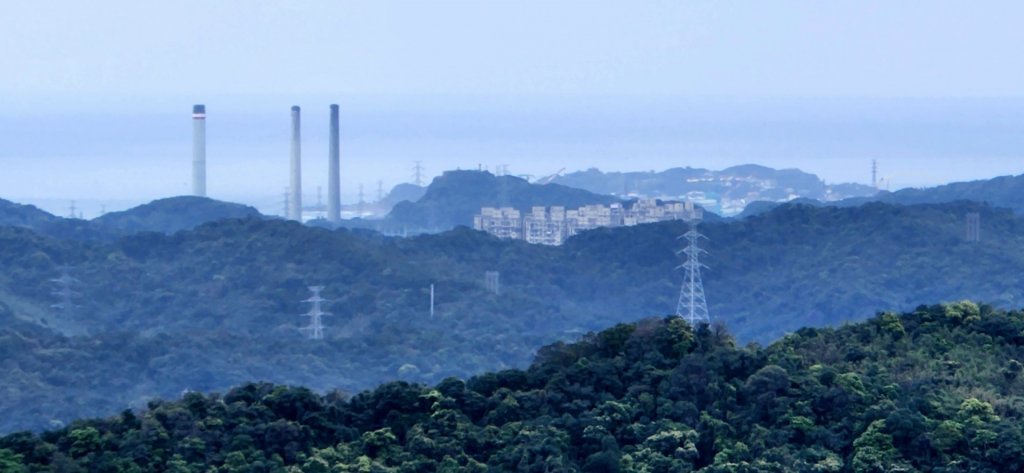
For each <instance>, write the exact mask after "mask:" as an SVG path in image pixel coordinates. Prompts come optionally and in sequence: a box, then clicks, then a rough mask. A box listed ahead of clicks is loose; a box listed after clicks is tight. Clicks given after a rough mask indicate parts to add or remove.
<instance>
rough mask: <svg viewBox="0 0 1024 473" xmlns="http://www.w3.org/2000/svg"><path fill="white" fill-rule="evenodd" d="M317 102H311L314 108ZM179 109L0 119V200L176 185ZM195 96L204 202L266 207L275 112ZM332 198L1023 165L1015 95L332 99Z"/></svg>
mask: <svg viewBox="0 0 1024 473" xmlns="http://www.w3.org/2000/svg"><path fill="white" fill-rule="evenodd" d="M320 101H322V102H323V103H318V102H320ZM328 103H329V102H328V101H327V100H319V99H318V100H316V101H314V100H309V105H306V106H304V107H303V142H302V147H303V194H304V196H305V197H304V199H306V200H307V201H311V202H315V199H316V193H317V187H318V186H322V187H326V165H327V159H326V157H327V104H328ZM178 108H180V110H173V111H171V110H166V109H159V110H145V111H131V110H127V111H126V110H118V111H111V112H104V111H102V110H94V111H88V112H85V111H79V112H76V111H69V112H67V113H63V112H62V113H60V114H57V113H54V112H41V113H33V114H27V115H26V114H23V115H21V116H17V115H13V114H11V113H10V112H6V114H4V113H0V130H2V131H0V166H2V169H3V170H4V171H3V172H2V173H0V198H4V199H10V200H15V201H18V202H22V203H32V204H34V205H37V206H39V207H41V208H43V209H44V210H47V211H50V212H53V213H55V214H58V215H65V214H67V213H68V206H69V204H70V201H71V200H76V201H77V202H78V204H76V205H79V206H81V207H80V208H81V209H82V211H83V213H84V214H85V216H86V217H89V218H91V217H94V216H95V215H97V214H98V213H99V211H100V207H101V206H103V207H106V210H107V211H113V210H121V209H123V208H128V207H131V206H133V205H138V204H141V203H144V202H148V201H150V200H153V199H156V198H160V197H168V196H172V195H181V194H187V193H188V192H189V183H190V177H189V176H190V175H189V173H190V171H191V140H192V137H191V133H192V128H191V120H190V111H191V103H182V104H181V106H180V107H178ZM279 108H281V110H280V111H277V110H276V109H275V110H274V111H269V110H266V109H259V108H255V107H253V106H251V105H247V104H240V103H230V102H228V103H223V104H218V103H216V102H207V109H208V122H207V159H208V188H209V192H210V196H211V197H214V198H219V199H223V200H231V201H236V202H241V203H245V204H249V205H254V206H256V207H257V208H259V209H260V210H261V211H264V212H268V213H277V212H279V208H280V207H281V204H280V201H281V200H282V197H281V196H282V195H283V193H284V190H285V186H286V185H287V179H288V174H287V173H288V150H289V128H288V125H289V116H288V110H287V108H285V107H279ZM341 129H342V143H341V150H342V151H341V152H342V187H343V191H342V199H343V201H345V200H347V201H350V202H351V201H355V200H356V198H357V194H358V187H359V185H360V184H362V185H363V192H364V195H365V197H366V199H367V200H368V201H372V200H375V198H376V195H377V189H378V184H379V183H380V184H383V186H384V188H385V190H388V189H390V188H391V187H392V186H394V185H396V184H399V183H401V182H409V181H411V180H412V175H413V167H414V165H415V162H416V161H420V162H422V165H423V166H424V168H425V169H426V173H425V176H426V177H427V178H428V179H427V180H428V182H429V178H431V177H433V176H436V175H438V174H440V173H441V172H442V171H445V170H451V169H457V168H461V169H478V168H484V169H489V170H494V169H496V168H497V166H499V165H507V166H508V169H509V172H510V173H511V174H514V175H519V174H523V175H533V176H543V175H548V174H552V173H554V172H556V171H558V170H559V169H562V168H565V169H566V172H572V171H577V170H585V169H588V168H592V167H596V168H599V169H601V170H604V171H649V170H654V171H661V170H664V169H668V168H672V167H686V166H690V167H698V168H708V169H716V170H717V169H722V168H725V167H729V166H733V165H739V164H760V165H764V166H769V167H774V168H799V169H801V170H803V171H806V172H810V173H813V174H817V175H818V176H820V177H822V178H823V179H824V180H825V181H826V182H829V183H839V182H860V183H868V182H869V181H870V176H871V175H870V166H871V161H872V160H877V161H878V165H879V177H881V178H885V179H887V180H888V181H889V186H890V187H891V188H892V189H893V190H896V189H899V188H904V187H923V186H933V185H938V184H944V183H948V182H954V181H965V180H976V179H987V178H991V177H995V176H999V175H1008V174H1020V173H1022V172H1024V159H1022V158H1024V99H960V100H953V99H791V100H784V99H772V100H768V99H764V100H741V99H692V100H674V101H672V100H669V101H665V102H659V103H652V102H644V103H633V102H630V101H626V100H612V99H608V100H582V99H575V100H564V101H559V100H550V101H544V100H532V101H529V100H528V101H523V102H521V103H519V102H508V101H502V102H496V101H492V100H487V99H480V98H462V99H451V100H448V101H445V100H440V99H433V100H420V101H408V102H397V101H393V102H387V103H378V102H375V101H373V100H369V99H361V100H352V101H349V102H342V112H341Z"/></svg>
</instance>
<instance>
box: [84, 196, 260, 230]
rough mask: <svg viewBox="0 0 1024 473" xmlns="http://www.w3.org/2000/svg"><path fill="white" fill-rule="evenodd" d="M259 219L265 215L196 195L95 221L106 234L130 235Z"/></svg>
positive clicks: (118, 213) (99, 218) (114, 214)
mask: <svg viewBox="0 0 1024 473" xmlns="http://www.w3.org/2000/svg"><path fill="white" fill-rule="evenodd" d="M248 217H253V218H259V217H262V214H260V212H259V211H258V210H256V209H255V208H253V207H249V206H247V205H242V204H235V203H231V202H223V201H219V200H214V199H209V198H206V197H196V196H178V197H169V198H166V199H158V200H154V201H153V202H150V203H148V204H145V205H140V206H138V207H134V208H131V209H128V210H125V211H121V212H110V213H107V214H105V215H103V216H100V217H97V218H96V219H94V220H92V223H93V224H94V225H96V226H97V227H99V228H100V229H102V230H103V231H104V232H106V233H109V234H114V235H130V234H132V233H138V232H160V233H174V232H178V231H181V230H191V229H193V228H195V227H198V226H199V225H202V224H204V223H206V222H215V221H217V220H224V219H232V218H248Z"/></svg>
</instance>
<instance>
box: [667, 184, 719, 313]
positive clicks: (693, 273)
mask: <svg viewBox="0 0 1024 473" xmlns="http://www.w3.org/2000/svg"><path fill="white" fill-rule="evenodd" d="M685 205H686V209H685V211H684V213H683V220H684V221H685V222H686V223H687V224H688V225H689V227H690V229H689V231H687V232H686V233H684V234H682V235H681V236H680V237H679V238H678V239H684V238H685V239H686V242H687V245H686V248H683V249H682V250H679V251H677V252H676V254H677V255H685V257H684V259H685V261H684V262H683V264H681V265H679V266H677V267H676V269H682V270H683V286H682V288H681V289H680V290H679V302H678V303H677V304H676V314H677V315H679V316H680V317H682V318H683V319H685V320H686V321H687V322H689V323H690V326H691V327H696V326H697V324H707V323H711V317H710V315H709V314H708V302H707V299H706V298H705V297H704V281H703V279H702V278H701V274H700V269H701V268H706V267H707V266H705V265H704V264H702V263H701V262H700V255H701V253H707V252H706V251H704V250H702V249H701V248H700V246H698V243H699V240H700V239H701V238H702V237H703V238H706V237H704V235H701V234H700V233H699V232H698V231H697V225H699V224H700V222H701V220H702V219H703V217H704V212H703V211H702V210H701V209H700V208H699V207H694V205H693V203H692V202H686V204H685Z"/></svg>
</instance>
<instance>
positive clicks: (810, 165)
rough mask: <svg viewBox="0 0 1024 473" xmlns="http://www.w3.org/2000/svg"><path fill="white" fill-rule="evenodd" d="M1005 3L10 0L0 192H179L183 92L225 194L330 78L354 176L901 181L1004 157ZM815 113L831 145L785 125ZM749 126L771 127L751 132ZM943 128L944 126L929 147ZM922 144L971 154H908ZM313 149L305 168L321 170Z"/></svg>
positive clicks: (244, 192) (279, 183) (238, 190)
mask: <svg viewBox="0 0 1024 473" xmlns="http://www.w3.org/2000/svg"><path fill="white" fill-rule="evenodd" d="M1021 18H1024V2H1017V1H991V2H977V1H942V0H929V1H898V2H894V1H863V0H858V1H841V0H830V1H825V2H820V1H761V0H759V1H737V2H712V1H699V2H698V1H681V0H675V1H629V2H623V1H587V2H582V1H576V2H573V1H567V2H554V1H515V2H512V1H508V2H502V1H489V2H484V1H479V2H468V1H467V2H445V1H407V2H395V1H367V2H354V1H295V2H270V1H209V0H203V1H199V0H176V1H173V2H157V1H139V0H132V1H127V0H125V1H121V0H110V1H97V2H81V1H47V0H40V1H31V2H29V1H23V2H6V3H5V4H4V8H3V13H2V15H0V70H2V71H3V72H4V73H3V74H0V97H3V101H2V102H3V110H0V124H2V125H3V128H2V129H0V163H2V164H3V165H4V169H5V170H4V171H3V175H0V197H6V198H12V197H18V196H25V197H32V198H40V197H55V198H65V197H70V196H75V195H77V196H80V197H82V198H85V197H90V196H92V197H98V198H107V199H113V198H127V199H144V198H152V197H158V196H160V195H169V194H175V193H184V192H187V190H188V187H187V181H188V170H189V160H190V148H189V143H190V139H191V136H190V132H189V130H190V129H189V123H188V120H187V115H188V112H189V110H190V107H191V104H193V103H206V104H207V106H208V107H209V111H210V121H209V126H210V129H209V132H208V135H209V140H210V156H209V159H210V161H211V172H212V174H211V176H210V179H211V183H210V189H211V193H212V194H213V196H215V197H216V196H218V195H219V196H222V197H225V198H226V197H232V198H243V197H244V196H251V195H255V194H260V195H264V196H272V195H276V194H277V193H279V191H280V189H279V188H282V187H283V186H284V183H285V180H286V176H283V175H279V173H278V172H277V169H278V168H280V169H281V170H282V172H283V170H284V169H286V166H287V163H286V154H287V143H286V142H284V140H285V139H286V130H287V107H288V106H289V105H292V104H299V105H302V106H303V108H304V112H305V113H306V116H305V117H304V118H306V117H309V119H307V120H306V123H307V126H310V127H326V109H327V104H329V103H332V102H337V103H341V104H342V107H343V123H344V124H345V125H346V127H347V129H346V131H344V132H343V133H346V134H347V136H345V135H343V139H348V140H349V141H348V143H347V144H348V145H349V146H348V148H347V151H348V152H349V153H348V155H347V156H343V159H346V158H347V159H349V160H350V162H349V164H350V166H349V167H348V170H350V171H351V172H350V173H349V174H347V175H346V179H348V181H347V185H348V188H349V194H350V195H351V193H352V192H354V191H352V190H351V189H352V188H353V186H355V185H356V181H359V182H365V183H366V185H367V187H368V188H369V187H374V188H375V187H376V186H375V183H376V180H377V179H384V180H385V181H386V183H387V184H388V185H392V184H395V183H397V182H400V181H402V180H407V176H405V175H404V174H403V173H406V171H404V169H405V168H406V167H411V162H412V161H413V160H414V159H423V160H425V161H427V164H428V167H429V168H431V170H432V171H434V172H440V171H441V170H443V169H446V168H449V167H454V166H456V165H462V166H472V165H474V164H475V163H478V162H483V163H491V164H497V163H499V162H503V163H512V166H511V167H512V169H513V172H517V171H518V172H531V173H541V172H551V171H553V170H555V169H557V168H558V167H563V166H564V167H568V168H570V169H580V168H586V167H589V166H590V165H600V166H601V167H603V168H616V169H623V168H631V167H632V168H636V169H663V168H667V167H671V166H676V165H692V166H701V167H710V168H718V167H722V166H724V165H729V164H735V163H738V162H763V164H767V165H775V166H793V165H798V166H801V167H804V168H806V170H808V171H810V172H816V173H818V174H821V175H823V176H824V177H826V179H828V180H831V181H835V180H862V181H863V180H864V179H866V177H864V176H863V174H865V172H864V171H863V170H862V169H860V168H857V169H851V167H850V166H852V165H853V164H856V165H857V166H860V165H861V163H863V162H864V161H866V160H870V159H872V158H877V159H879V160H881V161H888V163H889V165H890V169H893V170H896V172H898V174H900V175H901V176H904V177H903V182H904V185H922V184H930V183H936V182H940V181H946V180H954V179H956V178H957V177H958V176H961V175H963V176H966V177H984V176H982V175H977V174H978V173H982V172H983V173H993V172H995V173H1001V172H1017V173H1019V172H1020V170H1019V169H1018V168H1017V164H1016V163H1017V161H1019V159H1018V158H1019V157H1020V155H1021V153H1017V152H1015V150H1016V149H1020V148H1019V147H1018V145H1021V144H1022V143H1021V141H1020V140H1019V139H1018V140H1017V141H1013V140H1009V142H1008V138H1006V137H1005V136H1004V135H1003V134H1004V133H1011V132H1012V133H1016V134H1018V135H1020V134H1021V133H1020V131H1021V130H1020V127H1015V126H1014V123H1019V122H1016V120H1017V119H1018V118H1020V117H1021V116H1022V113H1024V112H1022V111H1024V108H1022V105H1021V101H1020V100H1019V99H1021V98H1024V62H1022V61H1021V60H1020V53H1019V48H1020V45H1022V44H1024V28H1022V27H1021V24H1020V19H1021ZM908 98H913V99H916V100H918V101H909V102H908V101H907V100H906V99H908ZM861 101H864V102H863V103H864V104H867V105H863V104H862V102H861ZM765 104H768V105H765ZM837 104H838V105H837ZM894 104H895V105H894ZM922 104H924V105H922ZM830 107H831V108H830ZM683 108H689V110H685V111H679V110H682V109H683ZM673 110H677V111H679V112H678V113H673ZM695 110H696V111H695ZM310 114H315V115H310ZM320 115H323V117H320ZM182 117H185V118H182ZM780 117H781V118H780ZM900 117H904V118H906V120H903V121H900V120H899V118H900ZM229 120H231V121H230V123H229ZM723 120H725V121H728V122H729V124H728V126H725V127H723V128H721V129H718V128H714V127H713V126H711V125H713V124H715V123H720V122H722V121H723ZM356 122H358V123H356ZM637 123H640V124H643V125H644V126H643V127H642V129H640V127H639V126H638V125H637ZM822 123H823V124H824V125H822V126H824V127H825V128H826V131H825V133H824V135H821V136H826V137H830V141H829V144H828V145H822V143H821V142H822V141H824V138H821V137H820V136H819V135H815V134H814V133H813V132H808V131H807V127H806V126H804V125H809V126H810V127H811V128H813V127H814V126H817V125H820V124H822ZM894 123H895V124H896V125H897V126H896V128H895V129H896V130H897V131H898V130H899V129H900V128H899V126H904V128H907V129H908V130H907V134H906V135H899V134H898V133H896V134H894V132H893V131H892V130H893V127H892V126H891V125H893V124H894ZM141 124H151V125H152V126H153V127H156V128H160V129H161V130H162V131H153V130H146V129H144V128H143V127H142V125H141ZM371 124H372V125H373V126H374V127H372V128H371V127H370V125H371ZM423 124H426V125H427V126H421V125H423ZM709 124H711V125H709ZM104 125H105V126H107V127H108V128H109V129H110V130H107V131H103V129H102V127H103V126H104ZM689 125H694V126H689ZM762 125H764V126H762ZM783 125H785V126H783ZM847 125H849V126H847ZM990 125H991V126H990ZM278 127H279V128H280V130H278ZM702 127H703V128H702ZM773 127H774V128H773ZM780 127H782V128H780ZM787 127H788V128H787ZM872 127H875V128H872ZM713 128H714V129H713ZM694 129H697V130H700V129H705V130H708V131H709V134H710V135H713V136H711V137H708V136H706V135H699V134H694V133H693V131H692V130H694ZM783 129H784V130H788V131H782V130H783ZM111 130H114V131H111ZM116 130H126V131H131V130H135V132H133V133H134V134H133V136H124V135H120V134H119V133H117V132H116ZM231 130H235V131H233V132H231V133H227V132H229V131H231ZM246 130H248V131H246ZM272 130H273V131H272ZM687 130H690V132H687ZM722 130H726V131H722ZM727 130H734V132H735V134H734V135H730V134H729V133H728V132H727ZM764 130H778V131H779V133H778V134H777V135H773V136H770V137H768V138H765V137H763V136H761V137H760V138H758V139H753V140H752V139H751V138H750V136H751V135H752V134H753V135H758V136H760V135H759V134H761V133H763V132H764ZM793 130H803V131H800V132H795V131H793ZM844 130H852V131H851V132H850V133H852V134H849V133H844ZM866 130H867V131H866ZM870 130H875V132H877V133H881V134H882V135H884V136H883V138H884V139H882V140H879V141H880V142H881V143H880V144H879V146H878V147H877V148H872V147H871V146H872V143H873V142H874V141H875V140H874V139H873V138H872V137H873V136H875V132H872V131H870ZM979 130H980V131H979ZM219 132H224V133H225V134H222V135H218V133H219ZM247 133H248V134H247ZM318 133H319V135H323V133H321V132H319V131H314V132H313V133H310V134H309V137H310V138H309V139H315V138H316V136H318V135H317V134H318ZM938 134H942V135H952V136H954V137H955V136H960V135H962V136H963V139H959V141H958V140H957V139H954V138H951V137H950V136H942V137H941V139H940V140H939V142H940V143H947V142H948V145H949V146H948V147H943V148H942V149H931V148H935V145H934V144H929V143H931V142H932V141H934V140H932V139H930V138H931V137H933V135H938ZM257 138H258V139H257ZM232 140H233V141H232ZM851 140H852V141H856V146H853V145H851V146H849V147H844V146H843V145H842V144H843V143H847V142H851ZM972 140H973V141H972ZM993 140H994V141H996V142H999V143H1002V145H1003V146H1002V147H1001V148H999V149H993V145H992V141H993ZM918 144H920V145H921V147H920V149H919V148H918ZM320 145H321V144H320V143H318V142H317V143H310V144H309V145H307V149H309V150H312V152H314V153H319V152H320V149H319V148H320V147H321V146H320ZM929 146H930V147H931V148H929ZM218 147H220V148H218ZM323 147H324V149H326V148H325V145H324V146H323ZM345 147H346V143H343V149H344V148H345ZM761 147H764V150H765V151H764V152H761V149H762V148H761ZM950 149H951V150H952V151H950ZM738 150H740V151H742V152H740V151H738ZM218 152H220V154H218ZM324 153H325V151H324ZM360 153H361V154H360ZM306 156H310V154H309V153H308V152H307V154H306ZM312 156H315V157H310V158H307V159H317V160H322V159H320V158H321V156H320V155H319V154H313V155H312ZM930 156H936V157H941V158H944V159H955V158H958V157H959V158H963V157H971V158H972V159H973V160H974V161H975V164H974V165H972V166H970V167H969V168H968V169H965V170H964V172H960V171H959V170H956V169H949V168H948V166H947V167H943V169H942V170H936V169H929V170H927V172H924V173H923V174H921V175H920V176H918V175H917V172H916V171H915V169H918V168H919V167H920V163H921V161H922V160H927V159H929V157H930ZM915 160H916V161H915ZM82 161H87V162H88V163H89V166H85V165H84V164H83V163H82ZM254 163H255V164H254ZM381 164H384V165H385V166H387V167H388V168H389V171H390V173H388V172H385V170H380V169H378V168H380V167H381ZM62 166H66V169H67V173H66V175H54V170H55V169H60V168H61V167H62ZM317 166H318V165H311V166H309V168H308V169H310V172H309V173H308V174H309V176H307V179H308V180H310V183H309V184H306V187H307V189H315V185H316V183H317V182H319V181H320V180H325V179H320V178H321V177H322V176H318V175H316V173H317V172H318V171H317V169H318V167H317ZM343 166H344V165H343ZM861 167H863V166H861ZM549 168H554V169H549ZM394 169H402V171H401V173H399V174H401V175H396V174H395V173H394ZM115 170H116V172H115ZM247 172H251V173H252V174H251V175H247V174H246V173H247ZM943 172H945V174H944V173H943ZM971 172H974V173H975V174H971ZM122 174H123V175H124V176H125V177H117V176H118V175H122ZM83 176H88V179H91V180H100V181H104V180H106V181H109V182H110V183H108V184H102V185H100V184H89V185H84V184H82V182H83V181H84V180H85V179H87V178H86V177H83ZM240 176H242V177H240ZM101 178H103V179H101ZM107 178H110V179H107ZM140 179H141V180H143V181H146V180H149V179H155V180H159V181H160V182H148V181H147V182H143V183H139V182H137V181H138V180H140ZM129 181H131V184H130V185H129ZM895 182H896V183H897V184H899V182H900V178H896V180H895ZM118 183H120V184H118ZM343 183H346V180H345V179H343ZM59 191H62V192H63V193H61V194H60V195H56V194H58V193H60V192H59Z"/></svg>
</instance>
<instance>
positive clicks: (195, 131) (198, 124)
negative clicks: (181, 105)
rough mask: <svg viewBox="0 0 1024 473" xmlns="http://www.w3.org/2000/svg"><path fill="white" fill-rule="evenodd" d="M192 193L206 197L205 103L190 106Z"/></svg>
mask: <svg viewBox="0 0 1024 473" xmlns="http://www.w3.org/2000/svg"><path fill="white" fill-rule="evenodd" d="M192 195H196V196H199V197H206V105H202V104H197V105H193V106H192Z"/></svg>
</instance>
